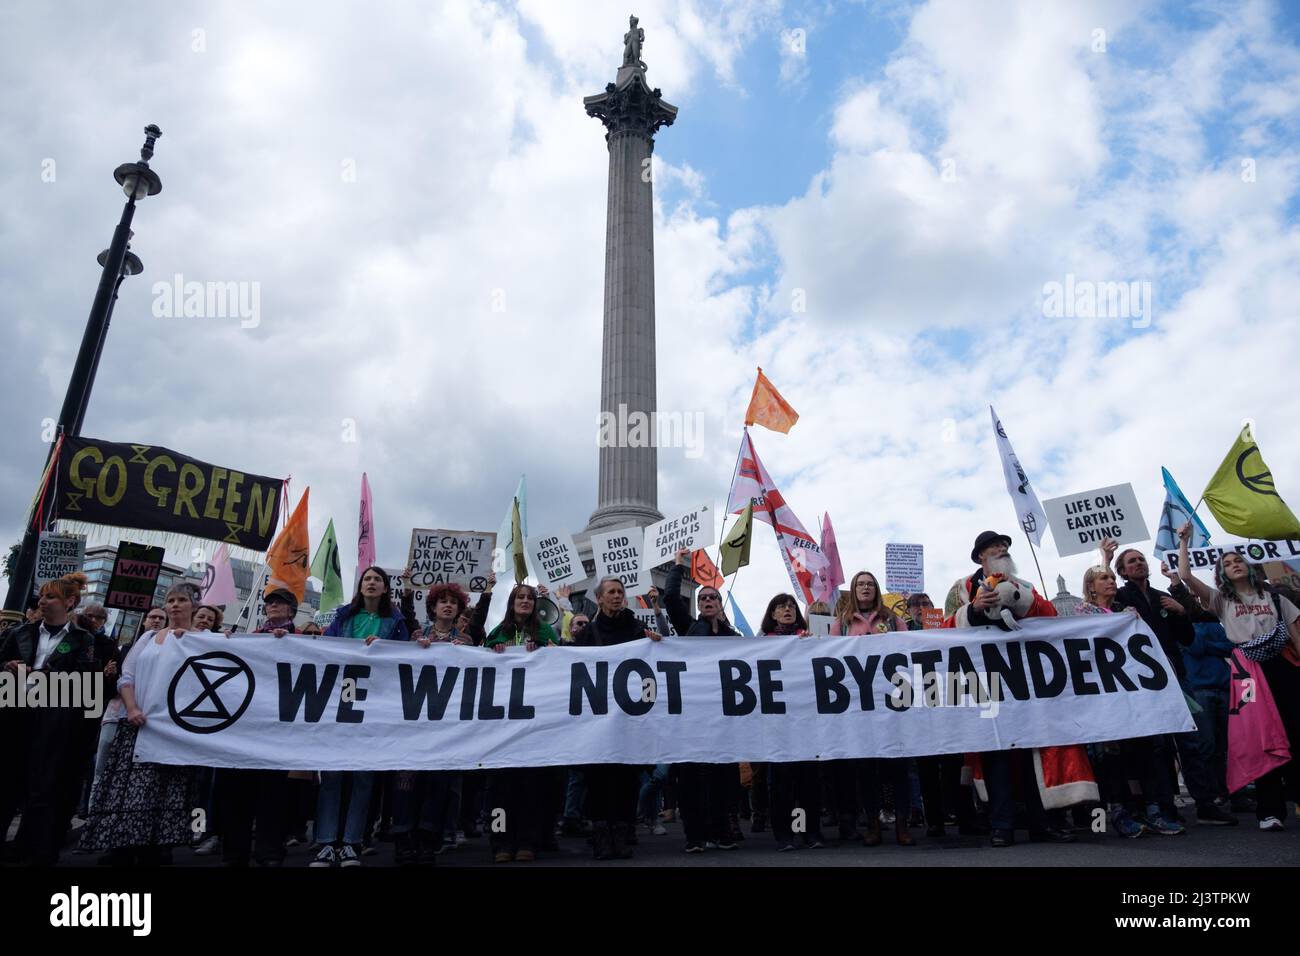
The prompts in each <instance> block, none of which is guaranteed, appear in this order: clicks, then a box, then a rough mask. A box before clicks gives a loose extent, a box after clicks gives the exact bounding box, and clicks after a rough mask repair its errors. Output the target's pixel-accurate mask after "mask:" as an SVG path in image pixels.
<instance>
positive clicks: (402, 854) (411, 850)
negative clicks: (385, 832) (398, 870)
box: [393, 832, 420, 866]
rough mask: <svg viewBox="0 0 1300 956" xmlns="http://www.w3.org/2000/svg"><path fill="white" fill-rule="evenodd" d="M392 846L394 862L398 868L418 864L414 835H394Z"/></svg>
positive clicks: (417, 850)
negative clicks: (393, 847) (393, 848)
mask: <svg viewBox="0 0 1300 956" xmlns="http://www.w3.org/2000/svg"><path fill="white" fill-rule="evenodd" d="M393 844H394V846H395V852H394V862H396V863H397V865H398V866H415V865H416V864H417V863H418V862H420V851H419V849H418V848H417V846H416V843H415V834H413V833H410V832H407V833H394V834H393Z"/></svg>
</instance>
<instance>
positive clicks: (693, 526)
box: [641, 505, 716, 568]
mask: <svg viewBox="0 0 1300 956" xmlns="http://www.w3.org/2000/svg"><path fill="white" fill-rule="evenodd" d="M715 543H716V542H714V540H713V509H712V508H710V507H709V506H708V505H701V506H700V507H698V508H696V509H695V510H693V511H688V512H686V514H684V515H678V516H677V517H676V518H665V519H664V520H663V521H660V522H659V523H658V524H652V525H647V526H646V529H645V546H644V547H643V548H642V549H641V557H642V561H643V563H644V564H645V566H646V567H647V568H657V567H659V565H661V564H663V563H664V562H665V561H671V560H672V559H673V557H674V555H676V554H677V552H678V551H679V550H681V549H682V548H688V549H689V550H691V551H694V550H696V549H697V548H707V547H708V546H709V545H711V544H715Z"/></svg>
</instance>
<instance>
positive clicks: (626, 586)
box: [591, 525, 650, 598]
mask: <svg viewBox="0 0 1300 956" xmlns="http://www.w3.org/2000/svg"><path fill="white" fill-rule="evenodd" d="M644 540H645V536H644V535H643V534H642V532H641V529H640V528H639V527H637V526H636V525H633V526H632V527H630V528H624V529H623V530H622V531H611V532H609V533H608V534H593V535H592V536H591V554H592V557H593V558H594V559H595V561H596V575H595V577H596V582H597V583H599V582H600V580H601V578H607V577H616V578H618V579H619V580H620V581H622V582H623V590H624V591H626V592H627V596H628V597H629V598H632V597H636V596H637V595H639V594H645V593H646V592H648V591H649V590H650V575H649V574H647V573H646V572H645V569H644V568H643V567H642V566H641V544H642V542H643V541H644Z"/></svg>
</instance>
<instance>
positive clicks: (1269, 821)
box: [1259, 817, 1285, 831]
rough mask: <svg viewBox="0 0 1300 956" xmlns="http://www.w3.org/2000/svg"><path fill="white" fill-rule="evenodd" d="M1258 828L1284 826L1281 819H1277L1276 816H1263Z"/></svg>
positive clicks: (1280, 828)
mask: <svg viewBox="0 0 1300 956" xmlns="http://www.w3.org/2000/svg"><path fill="white" fill-rule="evenodd" d="M1259 828H1260V829H1261V830H1272V831H1276V830H1282V829H1285V827H1283V826H1282V821H1281V820H1279V819H1278V818H1277V817H1265V818H1264V819H1263V820H1260V821H1259Z"/></svg>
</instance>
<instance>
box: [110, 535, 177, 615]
mask: <svg viewBox="0 0 1300 956" xmlns="http://www.w3.org/2000/svg"><path fill="white" fill-rule="evenodd" d="M162 564H163V549H162V548H155V547H150V546H149V545H147V544H136V543H135V542H133V541H120V542H118V545H117V560H116V561H114V562H113V576H112V577H111V578H109V579H108V594H107V596H106V597H105V598H104V607H107V608H114V607H115V608H119V609H120V610H123V611H140V612H141V613H143V612H145V611H147V610H149V608H151V607H153V592H154V591H156V590H157V588H158V574H159V572H160V571H162Z"/></svg>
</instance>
